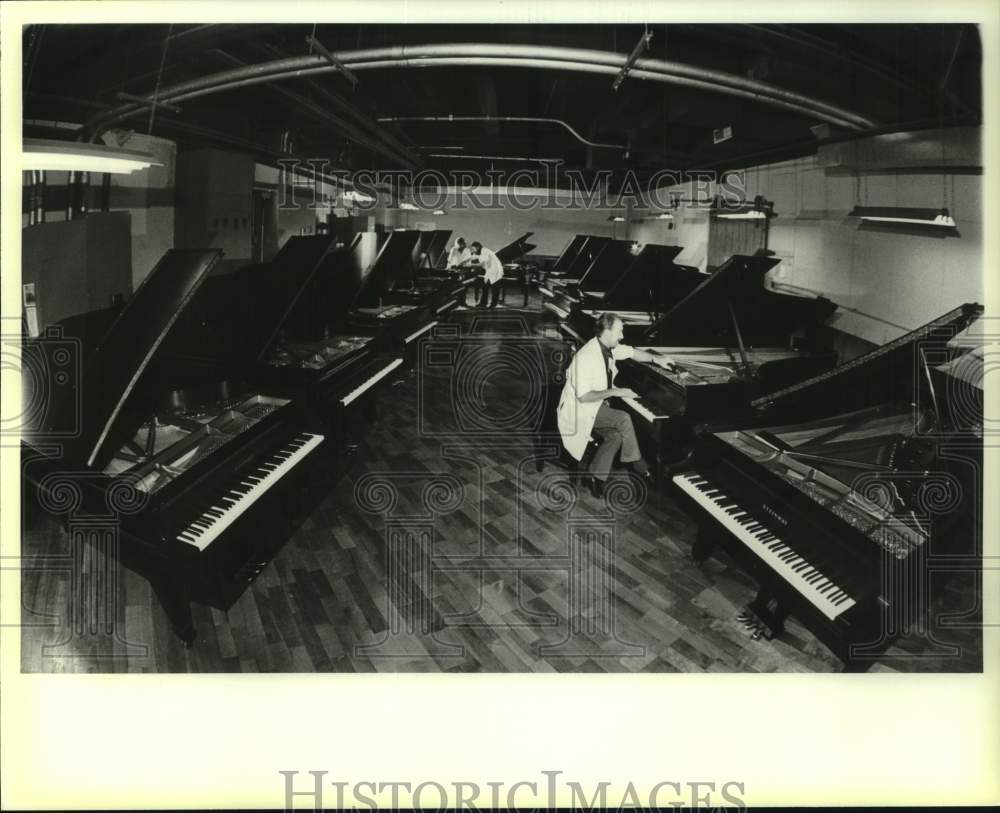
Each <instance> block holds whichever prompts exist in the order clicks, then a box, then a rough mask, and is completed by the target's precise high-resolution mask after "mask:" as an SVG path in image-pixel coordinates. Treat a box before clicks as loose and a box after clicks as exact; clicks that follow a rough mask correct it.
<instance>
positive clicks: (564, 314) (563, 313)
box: [542, 302, 569, 319]
mask: <svg viewBox="0 0 1000 813" xmlns="http://www.w3.org/2000/svg"><path fill="white" fill-rule="evenodd" d="M542 307H543V308H545V310H547V311H551V312H552V313H554V314H555V315H556V316H558V317H559V318H560V319H567V318H569V311H568V310H564V309H563V308H560V307H559V306H558V305H556V304H553V303H552V302H543V303H542Z"/></svg>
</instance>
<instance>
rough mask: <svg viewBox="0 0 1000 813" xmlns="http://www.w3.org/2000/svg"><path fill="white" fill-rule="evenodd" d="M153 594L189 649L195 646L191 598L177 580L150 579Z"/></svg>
mask: <svg viewBox="0 0 1000 813" xmlns="http://www.w3.org/2000/svg"><path fill="white" fill-rule="evenodd" d="M150 585H151V586H152V588H153V593H154V594H155V595H156V598H157V600H158V601H159V602H160V606H161V607H163V611H164V612H165V613H166V614H167V619H168V620H169V621H170V626H171V628H172V629H173V631H174V634H175V635H177V637H178V638H180V639H181V640H182V641H183V642H184V646H186V647H187V648H188V649H191V647H192V646H193V645H194V639H195V637H196V634H195V629H194V618H193V616H192V615H191V596H190V595H189V593H188V591H187V590H186V589H184V588H183V587H181V586H180V585H179V582H178V580H177V579H171V578H169V577H165V578H159V579H150Z"/></svg>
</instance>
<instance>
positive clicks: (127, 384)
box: [66, 248, 222, 466]
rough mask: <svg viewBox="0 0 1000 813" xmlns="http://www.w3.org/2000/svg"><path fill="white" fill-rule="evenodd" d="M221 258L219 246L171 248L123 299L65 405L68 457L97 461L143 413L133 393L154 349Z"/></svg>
mask: <svg viewBox="0 0 1000 813" xmlns="http://www.w3.org/2000/svg"><path fill="white" fill-rule="evenodd" d="M221 258H222V251H221V250H219V249H176V248H174V249H170V250H169V251H167V253H166V254H164V255H163V257H162V259H161V260H160V261H159V262H158V263H157V264H156V266H155V267H154V268H153V270H152V271H150V273H149V275H148V276H147V277H146V279H144V280H143V281H142V283H141V284H140V285H139V288H138V289H137V290H136V292H135V294H134V295H133V296H132V298H131V299H130V300H129V301H128V302H126V304H125V307H124V308H123V309H122V312H121V313H120V314H119V315H118V318H117V319H116V320H115V321H114V322H113V323H112V325H111V327H110V328H109V329H108V332H107V333H106V334H105V336H104V338H103V339H102V340H101V342H100V344H99V345H98V347H97V348H96V349H95V350H94V353H93V355H92V356H91V357H90V359H89V361H88V363H87V366H86V368H85V369H84V370H83V373H82V375H81V380H80V383H79V386H78V387H77V392H76V397H75V398H71V399H70V400H71V401H73V403H72V404H70V408H78V409H79V412H78V416H79V427H80V431H79V433H78V435H77V437H76V438H74V439H73V441H71V442H70V444H69V448H68V451H67V455H66V456H67V458H69V459H70V460H72V461H73V462H85V463H86V465H87V466H95V465H96V466H100V465H102V464H103V462H105V461H106V459H107V458H109V457H110V456H111V455H112V454H114V452H115V451H116V450H117V449H118V447H119V446H120V445H121V443H122V442H123V440H124V438H127V437H130V436H131V435H132V434H133V433H134V431H135V429H136V428H137V427H138V425H139V424H140V423H141V422H142V420H143V419H144V418H145V415H142V414H137V412H136V410H135V409H134V407H136V406H138V405H137V404H136V403H135V402H136V400H137V399H136V397H135V396H136V394H137V393H139V392H141V391H142V389H143V388H142V386H140V385H141V384H142V383H143V382H142V379H143V375H144V373H146V371H147V369H148V367H149V365H150V362H151V361H152V359H153V357H154V356H155V354H156V351H157V349H158V348H159V347H160V345H161V344H162V343H163V341H164V339H165V338H166V336H167V334H168V333H169V331H170V328H171V327H172V326H173V325H174V323H175V322H176V321H177V318H178V317H179V316H180V314H181V313H182V311H183V310H184V308H185V307H186V306H187V305H188V303H190V301H191V299H192V298H193V297H194V294H195V292H196V291H197V290H198V288H199V286H200V285H201V284H202V282H203V281H204V280H205V277H206V276H207V275H208V273H209V272H210V271H211V270H212V268H213V267H214V266H215V265H216V264H217V263H218V262H219V260H220V259H221Z"/></svg>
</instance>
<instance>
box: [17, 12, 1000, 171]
mask: <svg viewBox="0 0 1000 813" xmlns="http://www.w3.org/2000/svg"><path fill="white" fill-rule="evenodd" d="M647 32H648V33H651V34H652V39H651V40H650V42H649V47H648V50H646V49H644V50H642V51H641V52H640V54H639V58H640V60H642V59H652V60H669V61H671V62H675V63H684V65H687V66H691V67H692V68H694V69H697V70H696V71H695V72H692V73H691V75H693V76H696V77H698V78H699V79H702V80H704V82H703V83H702V84H700V85H697V86H691V85H690V84H687V85H684V84H674V83H670V84H667V83H663V82H659V81H651V80H649V79H642V78H636V77H634V76H632V77H628V78H626V79H625V81H624V83H623V84H622V85H621V87H620V88H619V89H618V90H617V91H615V90H614V89H613V88H612V84H613V82H614V80H615V72H617V70H618V67H617V66H616V67H614V68H613V71H614V72H612V73H610V74H608V73H593V72H587V69H586V68H579V63H574V66H575V68H576V69H573V70H567V69H557V70H554V69H543V68H542V67H539V66H535V65H531V66H525V65H523V64H520V65H516V66H507V65H503V66H497V65H488V66H484V65H470V64H464V63H463V62H461V61H460V62H458V63H452V64H448V65H446V66H433V67H424V66H420V67H416V66H414V65H413V64H409V65H405V66H391V67H379V68H368V69H361V68H360V67H359V68H357V69H356V70H354V71H353V74H354V76H355V78H356V79H357V85H356V87H354V86H352V83H351V81H350V79H349V77H348V76H346V75H345V74H343V73H338V72H332V70H333V69H332V68H331V72H326V73H321V74H314V75H312V76H292V77H283V78H281V79H276V80H274V81H270V82H267V83H257V84H244V85H242V86H239V87H237V88H234V89H228V90H225V91H224V92H216V93H212V94H210V95H202V96H200V97H197V98H189V99H187V100H181V101H177V102H176V104H177V106H178V107H179V108H180V112H179V113H178V112H173V111H170V110H166V109H162V108H158V109H157V110H156V113H155V116H152V117H151V116H150V111H149V108H148V106H147V107H144V108H141V113H140V114H139V115H133V116H131V117H128V118H125V119H122V120H117V121H112V122H111V124H110V126H112V127H117V128H124V129H131V130H135V131H136V132H141V133H146V132H150V123H151V121H150V120H151V118H152V133H153V134H155V135H160V136H164V137H167V138H171V139H174V140H176V141H177V142H178V144H179V147H180V148H181V149H186V148H190V147H195V146H202V145H205V144H214V145H219V146H228V147H231V148H236V149H240V150H245V151H249V152H252V153H254V154H255V155H256V156H257V157H258V158H259V159H261V160H265V161H270V162H273V161H274V160H275V159H277V158H280V157H287V156H293V155H294V156H297V157H302V158H305V157H315V158H321V157H322V158H326V159H329V160H330V161H331V163H332V166H333V167H337V168H344V169H359V168H371V169H405V168H407V167H410V168H413V167H419V168H428V169H436V170H441V171H445V172H451V171H459V170H471V171H479V172H482V171H485V170H487V169H489V168H490V167H493V168H495V169H503V170H507V171H510V170H513V169H516V168H518V167H534V168H538V167H539V164H538V163H537V162H535V161H528V160H525V159H542V158H551V159H557V160H560V161H563V162H565V165H566V166H567V167H571V168H578V169H580V170H581V171H584V172H588V171H592V170H597V169H608V170H612V171H614V172H616V173H618V174H619V177H620V176H621V174H622V173H623V172H624V170H625V169H628V168H631V169H633V170H635V171H636V172H637V173H639V174H640V175H642V174H649V173H651V172H654V171H656V170H660V169H669V170H694V169H702V168H714V169H721V168H725V167H726V166H740V165H741V162H742V164H746V163H754V162H761V161H765V160H766V161H772V160H779V159H781V158H785V157H793V156H794V155H801V154H805V153H808V152H810V151H812V150H814V149H815V146H816V144H817V143H818V139H828V138H838V137H843V136H848V135H850V134H852V133H857V132H861V131H878V130H879V129H891V128H893V127H895V126H897V125H900V124H904V123H905V124H906V125H907V126H914V127H915V126H940V125H948V124H957V123H963V124H964V123H979V122H980V120H981V110H982V102H981V64H982V53H981V44H980V38H979V32H978V30H977V28H976V27H975V26H974V25H913V24H899V25H896V24H891V25H834V24H827V25H794V26H792V25H724V24H713V25H681V24H676V25H675V24H670V25H663V24H657V25H650V26H648V27H644V26H641V25H639V26H636V25H530V26H529V25H514V26H505V25H449V26H443V25H420V24H417V25H411V24H410V25H354V24H352V25H327V24H321V25H317V26H311V25H175V26H171V27H168V26H165V25H155V26H152V25H90V26H69V25H49V26H33V27H30V28H27V29H25V33H24V58H25V62H24V86H25V91H26V94H25V105H24V111H25V112H24V115H25V119H26V120H28V119H33V120H58V121H69V122H80V123H84V122H88V121H91V122H95V123H101V121H100V120H99V119H97V120H95V118H94V117H97V116H99V115H100V114H102V113H107V112H108V111H112V110H114V109H116V108H120V107H121V106H122V105H128V104H129V102H128V101H127V100H123V99H122V98H121V97H120V96H119V94H121V93H125V94H133V95H138V96H144V97H149V96H151V95H152V94H153V93H154V92H155V93H157V97H158V98H163V97H164V96H165V97H166V98H167V99H168V100H169V99H170V98H171V93H172V89H173V88H174V87H175V86H176V85H178V84H179V83H182V82H188V81H190V80H194V79H198V78H200V77H205V76H209V75H212V74H216V73H219V72H221V71H230V70H232V69H234V68H238V67H241V66H252V65H256V64H259V63H268V62H272V61H274V60H277V59H282V58H289V57H299V58H303V57H306V58H308V59H311V60H314V62H309V63H308V64H310V65H317V66H327V65H329V63H328V62H327V61H326V58H325V57H324V56H322V55H321V54H320V53H319V52H318V50H321V49H324V48H325V49H326V50H328V51H330V52H333V53H334V54H337V55H339V56H343V57H344V58H345V59H349V57H348V56H347V52H352V51H358V50H364V49H373V48H384V47H387V46H402V45H407V46H426V45H432V44H433V45H452V46H458V45H459V44H467V43H489V44H492V45H510V44H516V45H519V46H534V50H535V51H538V54H539V56H545V57H546V58H554V57H553V56H552V55H551V54H549V53H547V52H543V51H539V49H542V48H549V47H552V46H555V47H558V48H576V49H591V50H596V51H602V52H608V53H610V54H617V55H618V56H619V57H626V56H628V55H629V54H630V53H631V52H632V50H633V48H635V47H636V45H637V44H638V43H639V41H640V38H641V37H643V35H644V34H645V33H647ZM311 35H314V36H315V37H316V40H317V41H318V42H319V43H320V44H321V45H320V49H316V48H314V47H313V46H311V45H310V44H309V43H308V42H307V38H308V37H309V36H311ZM452 50H456V51H457V50H458V49H457V47H456V48H453V49H452ZM468 50H469V49H466V51H468ZM471 50H472V51H473V52H475V51H476V50H477V49H471ZM311 53H312V55H311V56H310V54H311ZM472 55H473V56H475V53H473V54H472ZM349 64H350V63H349ZM161 66H162V68H161ZM708 70H710V71H716V72H724V73H725V74H726V75H728V77H729V78H727V79H726V80H725V82H724V84H728V83H730V82H731V77H739V78H741V79H742V80H745V81H749V82H758V83H766V85H768V86H771V87H770V88H769V89H768V93H771V94H773V93H774V92H776V91H775V90H774V89H775V88H776V89H777V92H779V93H794V94H800V95H802V96H805V97H809V99H810V100H811V101H812V102H822V103H825V104H826V105H829V106H833V107H836V108H839V109H840V111H849V113H850V114H851V115H852V116H854V117H855V118H856V119H858V120H863V121H864V122H865V123H864V124H862V125H855V126H843V125H842V124H829V122H827V124H828V126H827V127H825V128H823V129H814V128H816V126H817V125H823V124H824V120H823V118H821V117H818V116H817V115H815V114H814V113H813V112H810V110H808V109H806V110H803V109H795V110H790V109H787V108H783V107H779V106H775V105H774V104H772V103H767V102H766V101H763V100H762V99H761V98H759V95H757V94H756V92H755V91H752V92H751V93H750V94H744V95H731V94H728V93H724V92H720V91H719V86H718V83H717V81H716V77H715V76H714V75H713V76H708V75H706V74H704V71H708ZM753 87H754V88H756V87H757V86H753ZM418 116H419V117H430V116H433V117H440V116H455V117H459V116H466V117H487V116H488V117H491V118H493V119H497V118H502V117H533V118H544V119H557V120H559V121H555V122H553V121H547V122H537V121H536V122H511V121H497V120H493V121H483V120H478V121H469V122H457V121H450V122H448V121H445V122H441V121H386V119H399V118H402V117H418ZM379 119H383V120H382V121H379ZM560 122H562V123H560ZM105 124H106V123H105ZM102 126H103V125H102ZM724 126H730V127H731V128H732V137H731V138H729V139H728V140H725V141H723V142H721V143H718V144H716V143H714V142H713V131H714V130H716V129H718V128H722V127H724ZM99 129H100V128H98V131H99ZM573 131H575V133H576V135H574V132H573ZM92 132H93V130H91V131H88V133H89V134H92ZM25 134H26V135H47V136H49V137H52V136H53V132H52V131H49V132H44V131H43V130H42V129H40V128H38V127H37V126H34V125H33V126H28V125H26V127H25ZM66 135H67V133H66V131H63V132H62V137H66ZM577 136H579V138H578V137H577ZM581 138H582V139H585V140H587V141H591V142H598V143H601V144H611V145H617V146H614V147H606V146H601V147H588V145H586V144H585V143H583V142H582V141H581V140H580V139H581ZM446 153H455V154H458V155H466V156H490V158H481V159H479V158H457V157H438V154H446ZM499 157H509V158H516V159H518V160H511V161H504V160H501V158H499Z"/></svg>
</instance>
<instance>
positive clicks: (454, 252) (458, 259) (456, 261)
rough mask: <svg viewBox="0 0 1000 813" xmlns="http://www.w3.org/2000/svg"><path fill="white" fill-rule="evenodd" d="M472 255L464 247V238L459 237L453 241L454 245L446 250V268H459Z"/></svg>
mask: <svg viewBox="0 0 1000 813" xmlns="http://www.w3.org/2000/svg"><path fill="white" fill-rule="evenodd" d="M471 256H472V254H471V252H470V251H469V249H467V248H466V247H465V238H464V237H459V238H458V239H457V240H456V241H455V245H453V246H452V247H451V250H450V251H449V252H448V268H449V269H453V268H459V267H461V266H462V264H463V263H466V262H467V261H468V259H469V258H470V257H471Z"/></svg>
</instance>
